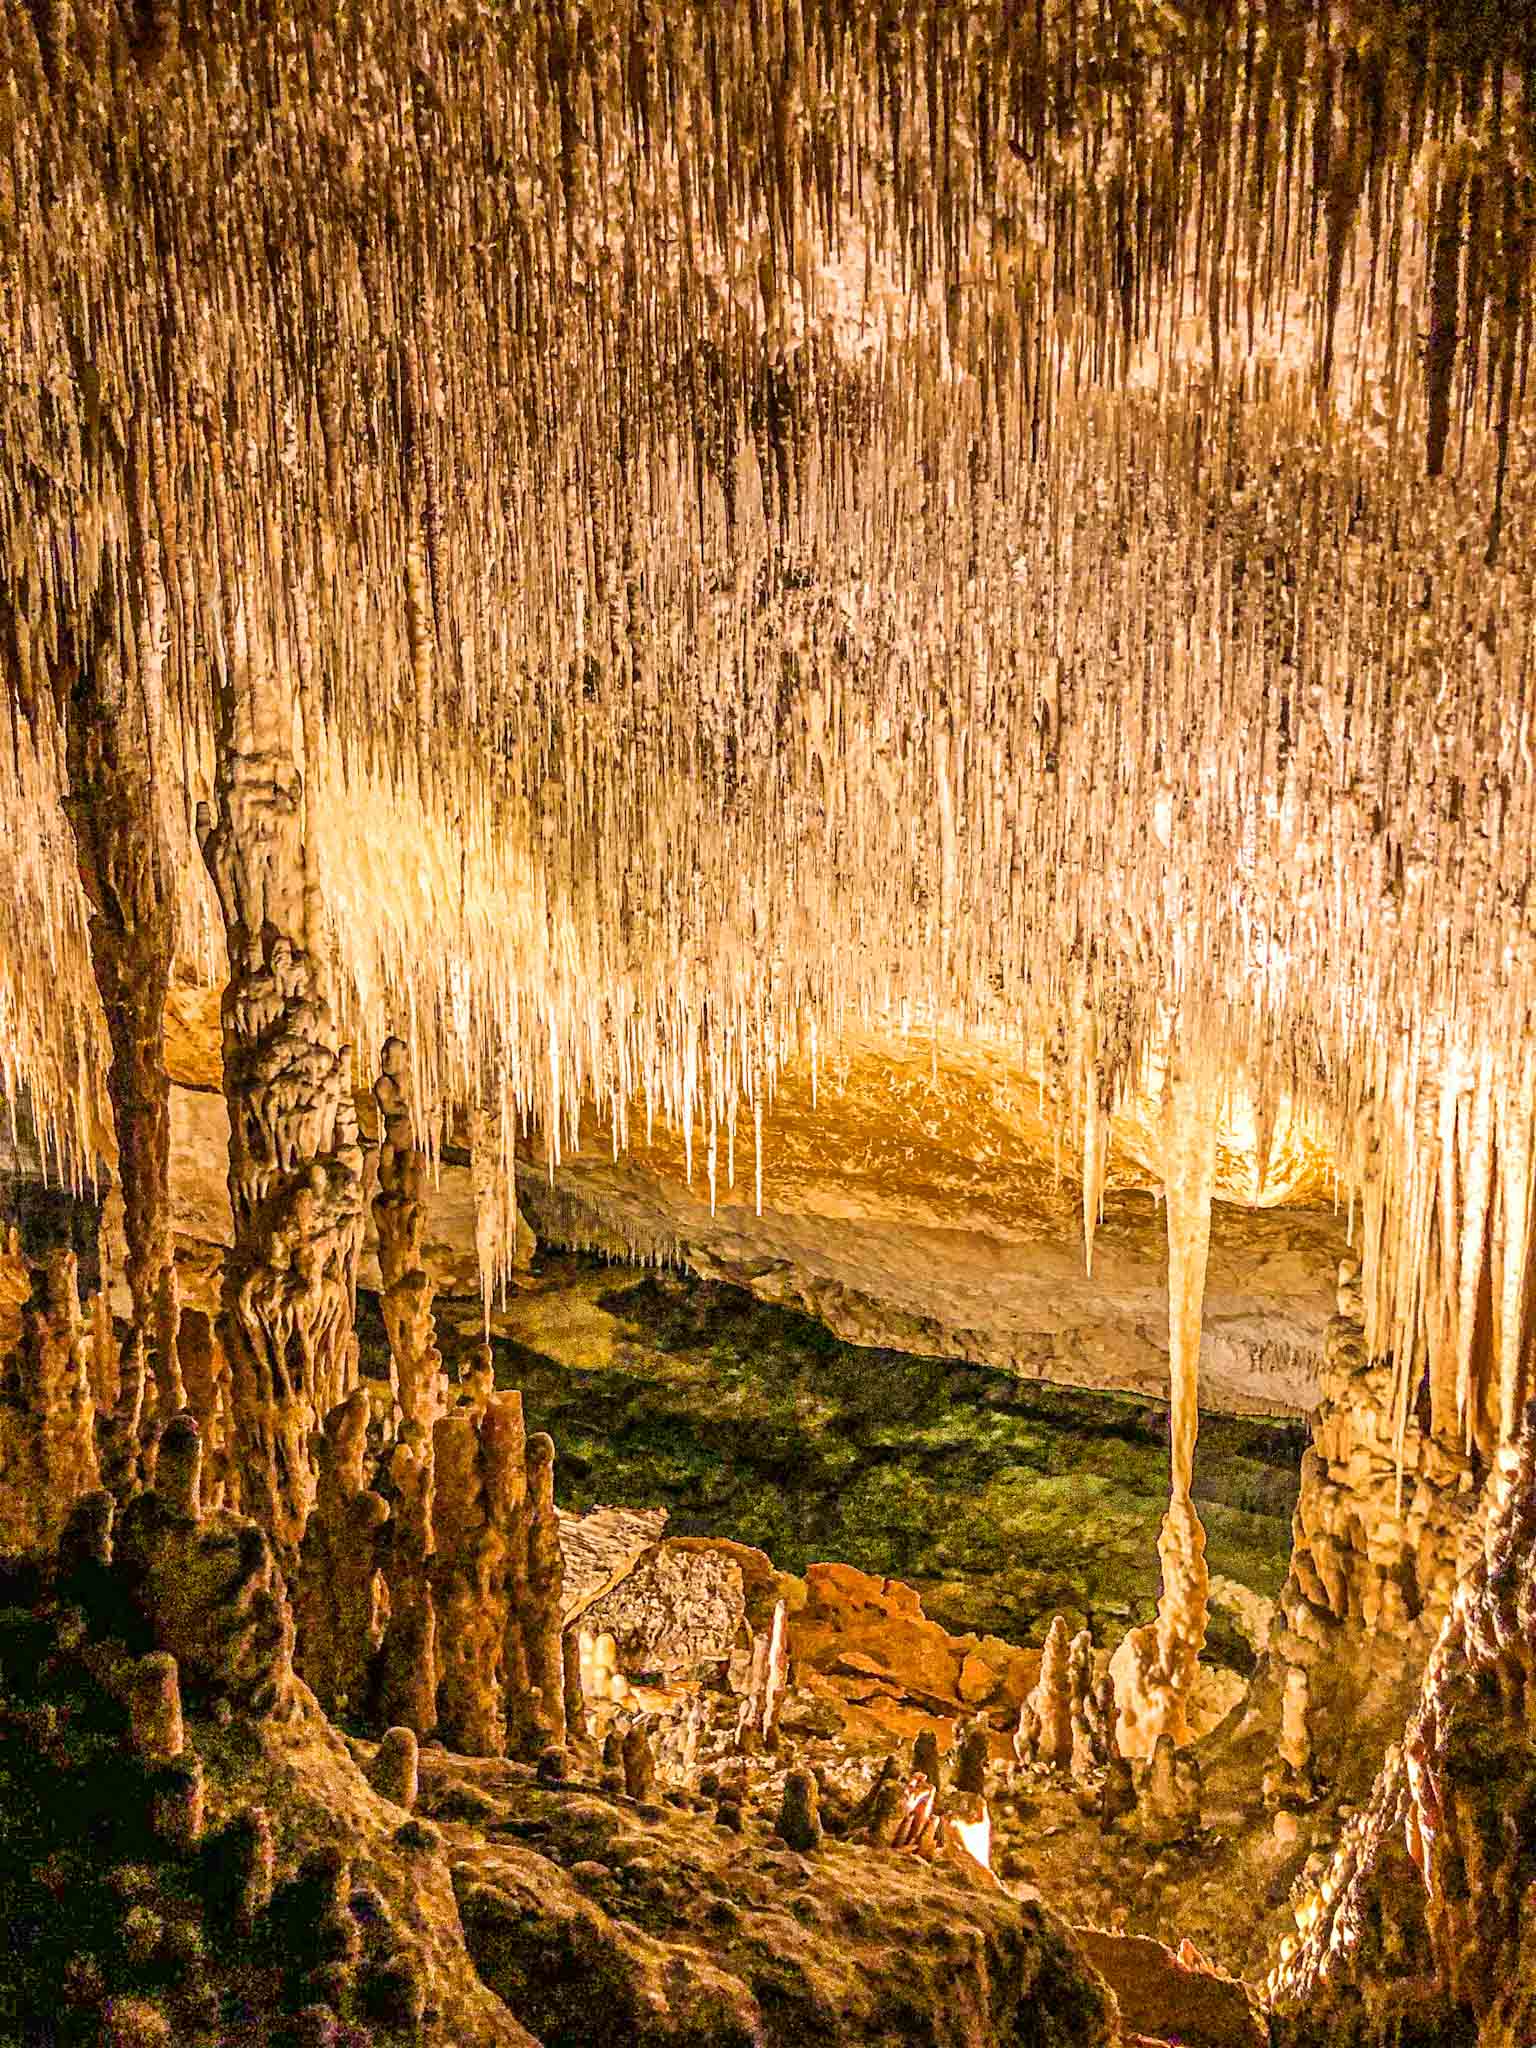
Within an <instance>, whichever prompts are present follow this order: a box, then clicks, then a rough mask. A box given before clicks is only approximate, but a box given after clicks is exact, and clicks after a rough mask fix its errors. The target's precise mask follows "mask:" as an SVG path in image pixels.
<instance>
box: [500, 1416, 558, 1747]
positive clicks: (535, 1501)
mask: <svg viewBox="0 0 1536 2048" xmlns="http://www.w3.org/2000/svg"><path fill="white" fill-rule="evenodd" d="M527 1457H528V1470H527V1502H528V1519H527V1546H528V1548H527V1558H528V1562H527V1567H526V1571H525V1574H524V1576H523V1578H522V1581H521V1583H520V1584H518V1585H517V1588H516V1591H517V1596H518V1597H517V1602H516V1606H515V1610H514V1615H513V1619H512V1625H513V1626H516V1627H517V1628H518V1629H519V1630H520V1633H521V1636H522V1646H523V1658H524V1667H523V1668H524V1669H525V1670H526V1673H527V1684H528V1688H529V1698H530V1701H531V1702H533V1704H532V1705H531V1720H532V1722H534V1723H536V1724H537V1728H538V1730H539V1732H540V1733H541V1734H542V1737H543V1740H544V1741H545V1742H556V1743H559V1742H563V1741H564V1740H565V1736H566V1711H565V1677H566V1673H565V1649H564V1645H563V1642H562V1639H561V1606H562V1602H561V1587H562V1569H563V1568H562V1564H561V1558H560V1524H559V1521H558V1519H557V1517H556V1513H555V1446H554V1442H553V1440H552V1439H551V1438H550V1437H548V1436H546V1435H545V1434H544V1433H543V1432H542V1431H539V1432H537V1433H536V1434H535V1435H533V1436H531V1437H529V1439H528V1454H527ZM509 1668H510V1667H509ZM528 1739H530V1740H531V1736H530V1737H529V1738H528Z"/></svg>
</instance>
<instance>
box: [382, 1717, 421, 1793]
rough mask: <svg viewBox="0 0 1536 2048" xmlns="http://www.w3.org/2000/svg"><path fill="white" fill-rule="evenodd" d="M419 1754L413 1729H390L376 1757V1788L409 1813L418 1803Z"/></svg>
mask: <svg viewBox="0 0 1536 2048" xmlns="http://www.w3.org/2000/svg"><path fill="white" fill-rule="evenodd" d="M417 1770H418V1754H417V1746H416V1736H415V1733H414V1731H413V1730H412V1729H409V1728H390V1729H388V1730H386V1732H385V1735H384V1739H383V1741H382V1742H381V1743H380V1744H379V1747H378V1753H377V1755H376V1756H375V1757H374V1760H373V1771H372V1774H371V1775H372V1779H373V1789H374V1790H375V1791H376V1792H377V1793H378V1794H379V1796H380V1797H381V1798H383V1799H388V1800H389V1801H391V1803H392V1804H393V1805H395V1806H403V1807H404V1808H405V1809H406V1811H407V1812H409V1811H410V1810H411V1808H412V1807H414V1806H415V1804H416V1787H417Z"/></svg>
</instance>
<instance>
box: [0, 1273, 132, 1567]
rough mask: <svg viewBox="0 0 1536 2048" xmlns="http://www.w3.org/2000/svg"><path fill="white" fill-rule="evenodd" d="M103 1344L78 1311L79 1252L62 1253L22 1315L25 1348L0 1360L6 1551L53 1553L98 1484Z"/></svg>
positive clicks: (2, 1539)
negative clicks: (94, 1373)
mask: <svg viewBox="0 0 1536 2048" xmlns="http://www.w3.org/2000/svg"><path fill="white" fill-rule="evenodd" d="M99 1341H100V1338H99V1332H98V1334H97V1336H96V1338H95V1339H94V1340H93V1337H92V1335H91V1334H90V1333H89V1332H88V1330H87V1327H86V1324H85V1322H84V1320H83V1318H82V1316H81V1313H80V1296H79V1291H78V1288H77V1285H76V1280H75V1257H74V1254H73V1252H69V1251H65V1250H62V1249H60V1250H58V1251H56V1252H55V1253H54V1254H53V1255H52V1257H51V1258H50V1259H49V1261H48V1265H47V1267H46V1269H45V1270H44V1272H43V1273H42V1274H41V1275H39V1277H38V1284H37V1289H36V1299H35V1300H34V1301H32V1302H31V1303H29V1304H28V1306H27V1307H26V1308H25V1309H24V1311H23V1315H22V1334H21V1341H20V1344H19V1346H18V1347H17V1349H16V1351H15V1352H14V1353H13V1354H12V1356H11V1357H10V1358H9V1359H6V1360H0V1372H3V1375H4V1377H3V1379H0V1548H4V1549H10V1550H38V1549H46V1548H48V1547H49V1546H50V1545H51V1544H53V1543H54V1542H56V1541H57V1539H58V1536H59V1533H60V1531H61V1530H62V1529H63V1527H64V1524H65V1522H66V1520H67V1519H68V1517H69V1514H70V1511H71V1509H72V1508H73V1507H74V1504H75V1502H76V1501H77V1500H78V1499H79V1498H80V1497H81V1495H82V1494H86V1493H89V1492H91V1491H92V1490H93V1489H94V1488H95V1486H96V1485H97V1483H98V1479H99V1467H98V1463H97V1453H96V1427H95V1422H96V1409H95V1401H94V1398H93V1395H92V1388H91V1354H92V1347H93V1342H99ZM135 1436H136V1432H135ZM134 1449H135V1451H136V1449H137V1444H136V1442H135V1445H134Z"/></svg>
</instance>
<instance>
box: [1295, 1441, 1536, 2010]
mask: <svg viewBox="0 0 1536 2048" xmlns="http://www.w3.org/2000/svg"><path fill="white" fill-rule="evenodd" d="M1480 1533H1481V1546H1480V1551H1479V1554H1478V1556H1477V1558H1476V1560H1475V1562H1474V1564H1473V1566H1472V1569H1471V1571H1470V1573H1469V1575H1468V1576H1467V1577H1466V1578H1465V1579H1464V1580H1463V1581H1462V1583H1461V1584H1460V1585H1459V1586H1458V1588H1457V1591H1456V1594H1455V1597H1454V1599H1453V1601H1452V1604H1451V1607H1450V1610H1449V1612H1448V1614H1447V1615H1446V1618H1445V1622H1444V1625H1443V1627H1442V1629H1441V1632H1440V1636H1439V1639H1438V1641H1437V1642H1436V1645H1435V1648H1434V1650H1433V1652H1432V1654H1431V1656H1430V1659H1429V1664H1428V1667H1427V1668H1426V1670H1425V1673H1424V1679H1423V1684H1422V1687H1421V1690H1420V1697H1419V1703H1418V1706H1417V1709H1416V1710H1415V1712H1414V1714H1413V1716H1412V1718H1411V1719H1410V1721H1409V1724H1408V1728H1407V1731H1406V1733H1405V1735H1404V1739H1403V1742H1402V1744H1401V1745H1400V1746H1395V1747H1394V1748H1393V1750H1392V1751H1391V1753H1390V1754H1389V1756H1388V1758H1387V1761H1386V1763H1385V1764H1384V1766H1383V1768H1382V1771H1381V1774H1380V1776H1379V1777H1378V1779H1377V1783H1376V1787H1375V1791H1374V1794H1373V1796H1372V1799H1371V1801H1370V1803H1369V1805H1368V1806H1367V1808H1366V1809H1365V1810H1364V1811H1363V1812H1362V1813H1361V1814H1360V1815H1359V1816H1358V1818H1357V1820H1356V1821H1355V1822H1354V1823H1352V1824H1351V1826H1350V1828H1349V1829H1348V1831H1347V1832H1346V1835H1345V1837H1344V1839H1343V1840H1342V1841H1341V1842H1340V1844H1339V1848H1338V1851H1337V1854H1336V1855H1335V1857H1334V1859H1333V1862H1332V1864H1331V1866H1330V1867H1329V1869H1328V1870H1327V1871H1326V1873H1325V1874H1324V1876H1323V1878H1322V1881H1321V1884H1320V1886H1319V1887H1318V1889H1317V1891H1316V1892H1315V1893H1314V1894H1313V1895H1312V1897H1311V1898H1310V1899H1309V1900H1308V1901H1307V1903H1306V1907H1305V1909H1304V1911H1303V1913H1302V1916H1301V1922H1302V1924H1301V1928H1300V1933H1301V1940H1300V1943H1299V1945H1297V1944H1294V1943H1292V1944H1288V1945H1287V1950H1286V1951H1285V1952H1284V1953H1283V1960H1282V1963H1281V1966H1280V1968H1279V1970H1278V1971H1277V1973H1276V1975H1275V1977H1274V1978H1273V1979H1272V1989H1273V1990H1274V1992H1275V1995H1276V1998H1277V2001H1278V2003H1279V2004H1280V2006H1281V2008H1282V2011H1283V2012H1284V2014H1285V2019H1284V2023H1283V2025H1282V2029H1281V2038H1282V2040H1284V2041H1286V2042H1287V2043H1293V2042H1294V2043H1298V2044H1300V2043H1311V2042H1314V2041H1317V2042H1321V2041H1324V2040H1329V2039H1333V2038H1337V2030H1338V2028H1339V2026H1340V2024H1341V2016H1347V2018H1345V2019H1344V2020H1343V2023H1344V2024H1347V2025H1348V2026H1349V2027H1350V2029H1351V2034H1352V2038H1354V2039H1356V2040H1359V2041H1361V2042H1365V2043H1372V2044H1374V2043H1377V2042H1385V2041H1388V2040H1392V2039H1397V2038H1400V2037H1401V2029H1402V2028H1403V2026H1404V2025H1405V2023H1408V2024H1411V2025H1413V2026H1414V2027H1416V2028H1418V2029H1420V2030H1422V2038H1426V2039H1428V2038H1433V2037H1435V2034H1436V2030H1438V2037H1439V2038H1443V2039H1447V2040H1449V2039H1453V2038H1456V2037H1457V2036H1458V2034H1460V2035H1461V2037H1462V2038H1473V2039H1477V2040H1479V2041H1484V2042H1506V2041H1508V2042H1513V2041H1519V2040H1522V2039H1524V2038H1526V2037H1528V2036H1529V2034H1530V2032H1531V2029H1532V2027H1533V2025H1536V1970H1533V1967H1532V1956H1533V1952H1536V1944H1533V1935H1536V1929H1533V1926H1532V1918H1531V1916H1532V1909H1533V1904H1536V1900H1533V1894H1532V1888H1531V1884H1530V1872H1529V1869H1528V1867H1527V1862H1526V1859H1527V1857H1528V1853H1529V1845H1528V1837H1527V1836H1526V1835H1525V1834H1524V1832H1523V1830H1522V1826H1521V1820H1520V1814H1521V1801H1522V1800H1526V1799H1528V1798H1529V1786H1530V1746H1531V1742H1532V1737H1533V1732H1536V1408H1533V1409H1531V1410H1529V1411H1528V1412H1527V1415H1526V1420H1525V1426H1524V1428H1523V1430H1522V1432H1521V1434H1520V1436H1519V1437H1518V1438H1517V1440H1516V1441H1515V1442H1514V1443H1513V1444H1511V1445H1509V1446H1507V1447H1506V1449H1505V1450H1504V1451H1503V1453H1502V1454H1501V1456H1500V1460H1499V1467H1498V1470H1497V1471H1496V1473H1495V1475H1494V1476H1493V1478H1492V1479H1491V1480H1490V1483H1489V1488H1488V1494H1487V1499H1486V1507H1485V1512H1484V1515H1483V1517H1482V1527H1481V1532H1480Z"/></svg>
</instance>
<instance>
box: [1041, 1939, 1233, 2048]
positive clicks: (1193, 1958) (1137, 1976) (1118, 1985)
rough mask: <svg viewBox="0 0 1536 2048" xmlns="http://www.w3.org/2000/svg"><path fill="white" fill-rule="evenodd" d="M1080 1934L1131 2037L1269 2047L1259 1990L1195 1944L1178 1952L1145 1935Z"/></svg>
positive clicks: (1213, 2047) (1189, 2045)
mask: <svg viewBox="0 0 1536 2048" xmlns="http://www.w3.org/2000/svg"><path fill="white" fill-rule="evenodd" d="M1073 1936H1074V1939H1075V1940H1076V1941H1077V1943H1078V1946H1079V1947H1080V1948H1081V1949H1082V1951H1083V1953H1084V1955H1085V1956H1087V1958H1088V1960H1089V1961H1090V1962H1091V1963H1092V1964H1093V1966H1094V1968H1095V1969H1096V1970H1097V1971H1098V1972H1099V1974H1100V1976H1101V1977H1103V1979H1104V1981H1105V1982H1106V1983H1107V1984H1108V1985H1109V1986H1110V1988H1111V1990H1112V1991H1113V1992H1114V1994H1115V1997H1116V1998H1117V2000H1118V2001H1119V2005H1120V2020H1121V2024H1122V2025H1123V2027H1124V2028H1125V2030H1126V2032H1127V2033H1128V2034H1140V2035H1143V2036H1145V2037H1147V2038H1149V2039H1151V2040H1154V2041H1177V2042H1180V2043H1181V2044H1182V2048H1264V2043H1265V2042H1266V2041H1267V2040H1268V2038H1269V2037H1268V2031H1267V2029H1266V2027H1265V2025H1264V2022H1263V2021H1262V2020H1261V2018H1260V2017H1259V2012H1258V2004H1257V2000H1256V1998H1255V1996H1254V1994H1253V1992H1252V1990H1251V1989H1250V1988H1249V1986H1248V1985H1246V1984H1243V1983H1240V1982H1239V1981H1238V1980H1237V1979H1236V1978H1235V1977H1228V1976H1226V1975H1224V1974H1223V1973H1222V1972H1221V1971H1219V1970H1213V1969H1212V1968H1211V1967H1210V1965H1209V1964H1208V1963H1207V1962H1206V1961H1205V1960H1204V1959H1203V1957H1201V1956H1200V1955H1199V1954H1198V1953H1196V1951H1195V1950H1193V1949H1192V1948H1191V1947H1190V1945H1189V1943H1188V1942H1185V1943H1183V1944H1181V1946H1180V1948H1179V1950H1178V1951H1177V1952H1175V1951H1174V1950H1173V1949H1171V1948H1165V1947H1164V1946H1163V1944H1162V1943H1161V1942H1160V1941H1152V1940H1149V1939H1148V1938H1147V1937H1146V1936H1144V1935H1138V1934H1104V1933H1100V1932H1099V1931H1098V1930H1097V1929H1094V1928H1088V1927H1083V1928H1074V1929H1073Z"/></svg>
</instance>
